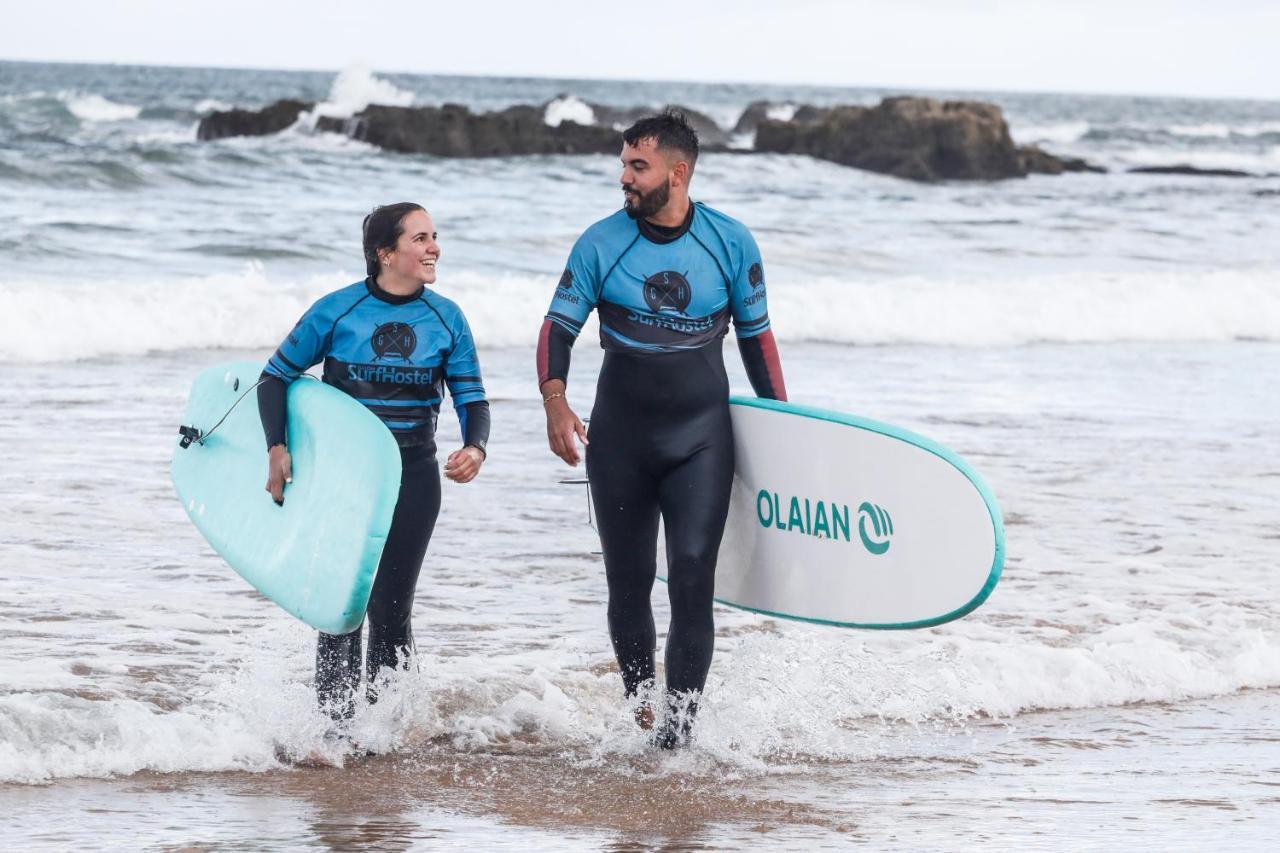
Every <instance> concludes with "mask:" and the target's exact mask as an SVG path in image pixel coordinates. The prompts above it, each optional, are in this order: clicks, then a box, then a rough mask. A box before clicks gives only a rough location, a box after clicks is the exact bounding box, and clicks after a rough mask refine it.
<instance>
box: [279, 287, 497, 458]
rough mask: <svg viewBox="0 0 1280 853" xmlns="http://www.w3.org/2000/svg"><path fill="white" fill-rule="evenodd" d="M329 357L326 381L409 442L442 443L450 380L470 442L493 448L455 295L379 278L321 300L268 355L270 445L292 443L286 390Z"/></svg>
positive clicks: (406, 444)
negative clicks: (394, 288)
mask: <svg viewBox="0 0 1280 853" xmlns="http://www.w3.org/2000/svg"><path fill="white" fill-rule="evenodd" d="M321 360H323V361H324V375H323V379H324V382H325V383H327V384H329V385H332V386H334V387H335V388H339V389H341V390H342V391H345V392H346V393H347V394H350V395H351V396H352V397H354V398H355V399H356V400H358V401H360V403H362V404H363V405H364V406H366V407H367V408H368V409H369V410H370V411H371V412H373V413H374V414H375V415H377V416H378V417H379V418H380V419H381V420H382V422H383V423H384V424H386V425H387V428H388V429H390V430H391V432H392V433H393V434H394V435H395V437H396V440H397V442H399V443H400V445H401V446H402V447H409V446H415V445H421V444H427V443H434V437H435V428H436V418H437V417H438V416H439V413H440V403H441V401H442V399H443V392H444V387H445V386H447V387H448V389H449V395H450V397H452V398H453V405H454V408H455V410H456V411H457V413H458V421H459V423H460V424H461V426H462V438H463V443H464V444H466V445H471V446H474V447H477V448H479V449H480V450H481V451H484V450H485V445H486V444H487V443H488V439H489V404H488V403H487V402H486V400H485V395H484V384H483V382H482V381H481V378H480V363H479V361H478V360H477V358H476V347H475V341H474V340H473V339H472V337H471V329H470V328H469V327H468V326H467V320H466V318H465V317H464V316H463V315H462V310H461V309H460V308H458V306H457V304H455V303H454V302H453V301H452V300H450V299H446V298H445V297H443V296H441V295H440V294H438V293H433V292H431V291H429V290H427V289H426V288H422V289H420V290H419V291H418V292H417V293H414V294H410V295H407V296H396V295H394V294H391V293H388V292H387V291H385V290H383V289H382V288H380V287H379V286H378V284H377V282H376V281H374V280H373V279H372V278H368V279H365V280H364V281H358V282H356V283H355V284H352V285H350V286H348V287H344V288H342V289H341V290H337V291H334V292H333V293H330V294H329V295H327V296H324V297H322V298H321V299H319V300H318V301H316V303H315V304H314V305H312V306H311V308H310V309H308V311H307V313H306V314H304V315H303V316H302V319H301V320H299V321H298V323H297V325H296V326H294V328H293V331H292V332H290V333H289V336H288V337H287V338H285V340H284V342H283V343H281V344H280V347H279V349H277V350H276V351H275V353H274V354H273V355H272V356H271V358H270V359H269V360H268V361H267V367H266V369H265V370H264V371H263V377H264V378H267V379H278V380H280V381H279V382H270V381H269V382H264V383H263V385H262V386H261V388H260V391H259V397H258V399H259V408H260V410H261V412H262V421H263V428H264V431H265V433H266V439H267V446H268V447H271V446H273V445H275V444H284V443H285V407H284V400H285V395H284V389H285V387H286V386H287V385H288V384H289V383H291V382H293V381H294V380H295V379H297V378H298V376H299V375H301V374H302V373H303V372H304V371H305V370H306V369H307V368H309V367H311V366H312V365H314V364H317V363H318V362H320V361H321Z"/></svg>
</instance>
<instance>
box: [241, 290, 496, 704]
mask: <svg viewBox="0 0 1280 853" xmlns="http://www.w3.org/2000/svg"><path fill="white" fill-rule="evenodd" d="M322 360H323V362H324V377H323V378H324V381H325V382H326V383H327V384H329V385H333V386H335V387H337V388H339V389H341V390H342V391H345V392H346V393H348V394H350V395H351V396H352V397H354V398H355V399H356V400H358V401H359V402H360V403H362V404H364V405H365V406H366V407H367V408H368V409H369V410H370V411H372V412H373V413H374V414H375V415H377V416H378V417H379V418H381V420H382V422H383V423H384V424H386V426H387V428H388V429H390V430H391V433H392V435H394V436H395V438H396V442H397V444H398V445H399V446H400V460H401V476H400V489H399V497H398V498H397V501H396V508H395V512H394V513H393V515H392V519H391V529H390V530H389V532H388V533H387V541H386V544H385V545H384V546H383V551H382V559H381V561H380V562H379V563H378V572H377V575H376V576H375V578H374V582H373V589H372V590H371V592H370V595H369V605H368V608H367V610H366V611H365V616H366V622H367V623H368V625H369V641H368V647H367V649H365V650H364V651H365V654H364V658H365V665H366V669H367V674H368V678H369V682H370V697H371V698H373V696H374V693H373V688H374V679H375V676H376V675H377V673H378V672H379V671H380V670H381V669H382V668H384V667H392V668H395V667H397V666H400V665H401V663H402V659H401V655H402V652H404V651H406V650H408V651H411V650H412V649H413V633H412V631H411V629H410V615H411V613H412V611H413V594H414V589H415V587H416V585H417V582H418V573H419V572H420V571H421V569H422V561H423V558H424V556H425V555H426V551H427V545H428V543H429V542H430V541H431V533H432V531H433V530H434V528H435V523H436V516H437V515H438V514H439V511H440V470H439V466H438V464H437V462H436V441H435V430H436V418H437V416H438V415H439V413H440V404H441V402H442V400H443V395H444V388H445V387H446V386H447V387H448V389H449V395H450V396H451V397H452V398H453V405H454V408H455V410H456V411H457V413H458V421H459V423H460V425H461V427H462V440H463V444H464V445H466V446H471V447H476V448H479V449H480V451H481V452H484V451H485V447H486V445H487V443H488V440H489V404H488V402H486V400H485V394H484V385H483V383H482V381H481V377H480V365H479V362H478V360H477V358H476V350H475V343H474V341H473V339H472V336H471V330H470V328H469V327H468V325H467V321H466V318H465V317H463V315H462V311H461V310H460V309H459V308H458V306H457V305H456V304H455V303H454V302H452V301H451V300H449V299H446V298H445V297H443V296H441V295H439V294H438V293H433V292H431V291H427V290H425V289H423V290H419V291H418V292H417V293H415V294H410V295H407V296H396V295H394V294H391V293H388V292H386V291H384V290H382V288H380V287H379V286H378V284H377V282H376V281H375V280H374V279H373V278H372V277H371V278H368V279H366V280H364V281H360V282H356V283H355V284H353V285H351V286H349V287H345V288H343V289H341V290H338V291H335V292H334V293H331V294H329V295H328V296H325V297H323V298H321V299H320V300H319V301H317V302H316V303H315V304H314V305H312V306H311V308H310V310H308V311H307V313H306V314H305V315H303V317H302V319H301V320H299V321H298V324H297V325H296V326H295V327H294V329H293V331H292V332H290V333H289V335H288V337H287V338H286V339H285V340H284V342H283V343H281V344H280V347H279V349H277V350H276V352H275V353H274V354H273V355H272V356H271V358H270V360H268V362H267V367H266V369H265V370H264V371H263V374H262V376H263V379H264V380H266V381H264V382H263V383H262V384H261V385H260V386H259V388H258V408H259V411H260V413H261V415H262V424H263V430H264V432H265V434H266V440H267V447H268V448H270V447H272V446H274V445H277V444H284V443H286V438H287V435H286V422H287V419H286V399H287V389H288V385H289V383H291V382H293V380H295V379H297V377H298V376H299V375H300V374H301V373H302V372H303V371H304V370H306V369H307V368H308V367H310V366H311V365H313V364H316V363H318V362H320V361H322ZM285 494H286V499H287V497H288V493H287V492H286V493H285ZM362 627H363V626H362ZM361 630H362V628H357V629H356V630H355V631H352V632H351V633H349V634H343V635H330V634H324V633H322V634H320V639H319V642H318V644H317V648H316V693H317V696H318V698H319V699H320V702H321V704H323V705H324V706H325V707H326V708H327V709H328V710H329V712H330V713H331V714H332V715H333V716H334V717H335V718H342V717H347V716H350V714H351V713H352V710H353V707H354V706H353V698H354V692H355V690H356V688H357V687H358V686H359V684H360V663H361V660H360V659H361V646H362V642H361Z"/></svg>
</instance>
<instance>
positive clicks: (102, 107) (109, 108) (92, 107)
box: [58, 92, 142, 122]
mask: <svg viewBox="0 0 1280 853" xmlns="http://www.w3.org/2000/svg"><path fill="white" fill-rule="evenodd" d="M58 100H60V101H62V102H63V103H64V104H66V105H67V109H68V110H70V111H71V114H72V115H74V116H75V117H76V118H78V119H80V120H81V121H86V122H99V121H128V120H130V119H135V118H137V117H138V116H139V114H141V112H142V107H139V106H134V105H133V104H117V103H116V102H114V101H109V100H107V99H106V98H104V97H102V96H101V95H86V94H83V93H79V92H60V93H58Z"/></svg>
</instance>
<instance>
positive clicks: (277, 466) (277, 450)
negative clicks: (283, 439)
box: [267, 444, 293, 506]
mask: <svg viewBox="0 0 1280 853" xmlns="http://www.w3.org/2000/svg"><path fill="white" fill-rule="evenodd" d="M292 482H293V457H292V456H290V455H289V448H287V447H285V446H284V445H283V444H276V445H273V446H272V448H271V449H270V450H268V451H267V491H268V492H270V493H271V500H273V501H275V502H276V506H284V487H285V485H286V484H288V483H292Z"/></svg>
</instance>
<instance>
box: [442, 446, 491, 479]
mask: <svg viewBox="0 0 1280 853" xmlns="http://www.w3.org/2000/svg"><path fill="white" fill-rule="evenodd" d="M483 464H484V451H483V450H481V449H480V448H478V447H472V446H471V445H467V446H466V447H464V448H462V449H461V450H455V451H453V452H452V453H450V454H449V458H448V459H447V460H445V463H444V475H445V476H446V477H448V478H449V479H450V480H453V481H454V482H455V483H470V482H471V481H472V480H474V479H475V478H476V474H479V473H480V466H481V465H483Z"/></svg>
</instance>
